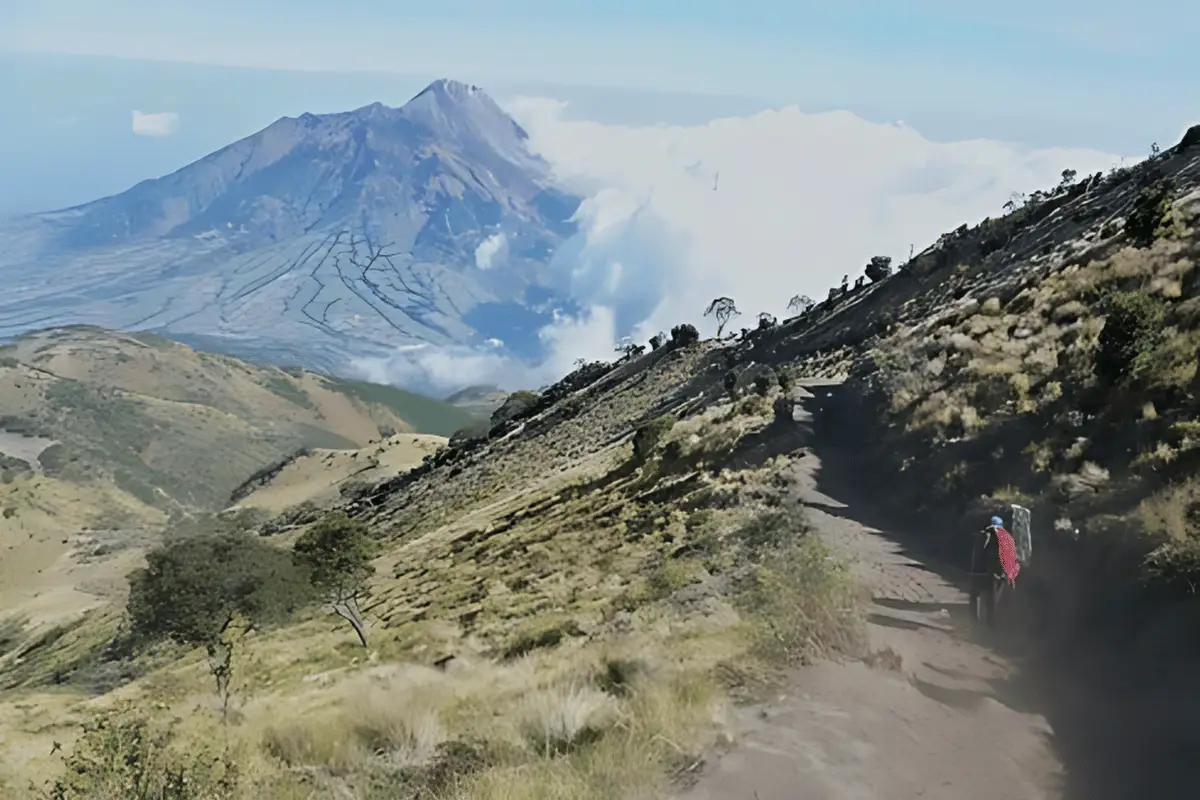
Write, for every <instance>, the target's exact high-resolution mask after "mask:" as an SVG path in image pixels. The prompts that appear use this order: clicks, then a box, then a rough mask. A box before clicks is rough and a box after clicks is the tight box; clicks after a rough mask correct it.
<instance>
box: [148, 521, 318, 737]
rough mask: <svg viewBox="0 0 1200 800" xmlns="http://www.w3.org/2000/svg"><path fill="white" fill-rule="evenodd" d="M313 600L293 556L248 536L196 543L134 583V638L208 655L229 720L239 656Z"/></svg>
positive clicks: (166, 556)
mask: <svg viewBox="0 0 1200 800" xmlns="http://www.w3.org/2000/svg"><path fill="white" fill-rule="evenodd" d="M311 600H312V592H311V590H310V584H309V582H308V580H307V576H305V575H304V574H303V572H302V571H300V570H299V569H297V568H296V566H295V565H294V563H293V561H292V558H291V556H290V555H289V554H288V553H286V552H284V551H283V550H280V549H279V548H276V547H272V546H270V545H268V544H266V543H265V542H263V541H262V540H260V539H259V538H258V537H255V536H252V535H250V534H247V533H232V534H231V533H224V534H219V535H215V536H194V537H188V538H184V539H178V540H175V541H172V542H169V543H168V544H166V545H163V546H162V547H159V548H157V549H155V550H151V551H150V552H149V553H147V554H146V567H145V568H143V569H139V570H136V571H135V572H133V573H132V574H131V575H130V576H129V600H128V602H127V609H128V612H129V618H130V623H131V632H132V633H133V635H134V636H135V637H136V638H137V639H140V640H142V641H158V640H163V639H168V640H171V641H174V642H177V643H179V644H183V645H187V646H190V647H203V648H204V650H205V653H206V655H207V656H208V668H209V671H210V672H211V673H212V676H213V680H214V681H215V682H216V690H217V696H218V697H219V698H220V699H221V711H222V716H223V717H225V718H226V719H228V716H229V699H230V684H231V681H232V678H233V656H234V651H235V649H236V647H237V645H238V643H239V642H240V641H241V639H242V636H243V635H244V634H245V633H247V632H249V631H250V630H253V629H255V628H260V627H264V626H267V625H270V624H274V623H277V622H281V621H283V620H285V619H287V618H288V616H290V615H291V614H292V613H294V612H295V610H296V609H298V608H299V607H301V606H302V605H304V604H306V603H307V602H309V601H311Z"/></svg>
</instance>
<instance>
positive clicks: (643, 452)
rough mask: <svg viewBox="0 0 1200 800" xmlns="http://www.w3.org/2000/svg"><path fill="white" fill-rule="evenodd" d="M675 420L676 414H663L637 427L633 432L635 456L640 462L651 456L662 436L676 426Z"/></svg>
mask: <svg viewBox="0 0 1200 800" xmlns="http://www.w3.org/2000/svg"><path fill="white" fill-rule="evenodd" d="M675 422H676V419H675V415H673V414H663V415H662V416H661V417H658V418H657V419H654V420H651V421H650V422H647V423H646V424H645V425H643V426H642V427H640V428H638V429H637V431H636V432H635V433H634V434H633V457H634V459H635V460H636V461H637V462H638V463H639V464H643V463H645V462H646V460H647V459H649V458H650V456H651V455H652V454H653V453H654V448H656V447H658V443H659V442H661V441H662V438H663V437H664V436H666V435H667V434H668V433H669V432H670V430H671V428H673V427H675Z"/></svg>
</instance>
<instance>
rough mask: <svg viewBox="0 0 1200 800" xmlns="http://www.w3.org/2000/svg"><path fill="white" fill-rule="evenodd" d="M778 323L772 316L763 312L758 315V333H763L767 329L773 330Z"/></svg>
mask: <svg viewBox="0 0 1200 800" xmlns="http://www.w3.org/2000/svg"><path fill="white" fill-rule="evenodd" d="M778 323H779V320H777V319H775V315H774V314H768V313H767V312H766V311H763V312H762V313H761V314H759V315H758V329H759V330H760V331H765V330H768V329H769V328H774V327H775V326H776V325H777V324H778Z"/></svg>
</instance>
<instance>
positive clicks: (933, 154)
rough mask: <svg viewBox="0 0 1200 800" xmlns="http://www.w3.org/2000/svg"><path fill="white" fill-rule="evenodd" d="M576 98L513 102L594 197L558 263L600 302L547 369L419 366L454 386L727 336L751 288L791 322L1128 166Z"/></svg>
mask: <svg viewBox="0 0 1200 800" xmlns="http://www.w3.org/2000/svg"><path fill="white" fill-rule="evenodd" d="M564 108H565V106H564V104H562V103H559V102H557V101H552V100H545V99H540V98H523V99H520V100H518V101H514V103H513V104H512V108H511V110H512V112H513V113H514V115H515V116H516V118H517V120H518V122H520V123H521V125H522V127H524V128H525V130H526V131H528V132H529V135H530V144H531V146H532V148H533V149H534V150H536V151H537V152H539V153H540V154H541V155H542V156H543V157H545V158H546V159H547V160H548V161H549V162H550V163H551V164H552V165H553V166H554V168H555V171H556V173H557V175H558V177H559V179H560V180H561V181H562V182H563V184H564V185H565V187H566V188H568V189H569V190H572V191H574V192H575V193H577V194H580V195H582V196H584V197H585V198H586V200H585V201H584V203H583V205H582V206H581V207H580V209H579V211H578V213H577V215H576V216H577V219H578V221H579V223H580V227H581V232H580V233H579V234H578V235H577V236H575V237H574V238H573V239H571V240H570V241H568V242H567V243H565V245H564V246H563V247H562V248H560V250H559V251H558V252H557V253H556V254H555V256H554V258H553V259H552V262H551V267H550V271H551V280H552V281H553V282H555V283H556V285H557V286H558V287H559V289H560V290H565V291H567V292H569V293H570V294H571V296H572V297H574V298H575V300H576V301H577V302H578V303H579V304H580V305H581V306H582V307H584V308H588V309H589V312H588V313H587V314H586V315H585V317H584V318H583V319H582V320H569V319H563V318H561V317H560V318H558V319H556V321H555V322H554V324H552V325H551V326H549V327H548V328H547V329H546V330H544V331H543V332H542V341H543V342H544V343H545V344H547V345H548V346H549V348H550V355H549V357H548V358H547V360H546V362H545V363H544V364H542V365H539V366H538V367H534V368H525V367H520V366H518V365H517V364H516V363H515V362H513V361H511V360H509V359H507V358H505V357H503V356H502V355H500V354H499V353H497V352H495V351H494V350H493V351H492V352H490V353H488V354H486V355H479V354H477V353H463V352H451V351H440V352H437V351H434V350H432V349H430V350H428V351H422V353H421V354H420V356H419V357H418V358H417V359H415V360H414V359H409V362H410V363H411V364H414V365H415V366H411V367H408V368H406V369H407V370H408V373H409V374H416V375H420V376H423V377H425V378H427V379H429V380H430V381H433V382H438V381H441V382H444V385H445V386H446V387H450V388H454V387H458V386H465V385H468V384H470V383H489V382H491V383H501V384H506V385H508V386H513V385H526V386H528V385H531V384H539V383H543V382H546V381H549V380H553V379H554V378H557V377H558V376H560V375H562V374H563V373H564V372H566V371H567V370H568V369H569V368H570V366H571V364H572V363H573V362H574V361H575V360H576V359H577V358H610V357H611V356H612V346H613V342H614V341H615V339H616V338H617V337H618V336H620V335H624V334H627V333H632V334H633V335H634V336H635V338H638V339H640V340H643V341H644V340H645V339H646V338H648V337H649V336H650V335H652V334H653V333H655V332H657V331H658V330H665V329H669V328H670V327H671V326H672V325H674V324H677V323H679V322H683V321H689V322H692V323H694V324H697V325H698V326H699V327H700V328H701V330H702V331H704V332H706V333H711V332H712V331H713V330H714V329H715V324H713V323H712V322H711V321H710V320H704V319H702V317H701V315H702V313H703V310H704V308H705V306H706V305H707V304H708V302H709V300H711V299H712V298H713V297H716V296H719V295H728V296H731V297H733V298H734V299H735V300H736V302H737V304H738V306H739V308H740V309H741V310H742V311H743V314H744V317H743V318H742V319H745V320H752V319H753V318H754V316H755V315H756V314H757V313H758V312H760V311H766V312H769V313H772V314H775V315H777V316H780V317H783V316H787V309H786V304H787V301H788V299H789V298H790V297H791V296H792V295H794V294H799V293H803V294H808V295H810V296H812V297H814V298H817V299H820V298H822V297H824V296H825V295H826V294H827V293H828V290H829V287H831V286H834V285H836V284H838V283H840V282H841V278H842V276H843V275H849V276H850V279H851V280H852V281H853V280H854V278H855V277H857V276H858V275H860V274H861V273H862V269H863V267H864V265H865V264H866V263H867V261H868V260H869V259H870V258H871V257H872V256H875V255H886V256H891V257H892V258H893V259H894V260H895V261H896V262H897V263H900V262H902V261H904V260H905V258H907V256H908V253H909V248H910V246H914V247H915V249H916V250H917V251H918V252H919V251H920V250H921V249H923V248H924V247H925V246H927V245H928V244H930V243H932V242H933V241H935V240H936V239H937V238H938V236H939V235H940V234H942V233H943V232H946V231H949V230H952V229H954V228H957V227H958V226H959V225H961V224H963V223H964V222H969V223H975V222H978V221H979V220H981V219H982V218H984V217H986V216H994V215H999V214H1001V213H1003V212H1002V210H1001V209H1002V206H1003V205H1004V203H1005V202H1006V201H1007V200H1008V199H1009V196H1010V195H1011V193H1012V192H1013V191H1025V192H1028V191H1032V190H1034V189H1037V188H1046V187H1049V186H1052V185H1054V184H1056V183H1057V182H1058V180H1059V176H1060V173H1061V172H1062V170H1063V169H1065V168H1068V167H1069V168H1072V169H1075V170H1077V171H1078V174H1079V175H1080V176H1081V177H1082V176H1084V175H1087V174H1090V173H1093V172H1097V171H1100V170H1106V169H1108V168H1109V167H1110V166H1113V165H1114V164H1115V163H1116V162H1117V161H1118V160H1119V157H1117V156H1114V155H1111V154H1107V153H1102V152H1098V151H1093V150H1082V149H1031V148H1027V147H1022V146H1019V145H1013V144H1006V143H1002V142H996V141H987V140H972V141H959V142H945V143H941V142H932V141H929V140H927V139H925V138H924V137H922V136H921V134H919V133H918V132H917V131H915V130H913V129H912V128H910V127H908V126H906V125H903V124H876V123H871V122H867V121H865V120H863V119H860V118H858V117H856V116H854V115H852V114H850V113H848V112H832V113H823V114H804V113H802V112H800V111H799V110H798V109H796V108H784V109H780V110H773V111H767V112H762V113H759V114H756V115H754V116H750V117H738V118H727V119H717V120H713V121H711V122H709V123H707V124H703V125H697V126H691V127H680V126H652V127H651V126H647V127H633V126H623V125H604V124H599V123H595V122H589V121H580V120H572V119H567V118H566V117H565V116H564V114H563V111H564ZM718 173H719V179H718ZM484 244H485V245H486V244H487V243H486V242H485V243H484ZM483 249H484V248H483V246H481V248H480V250H481V251H482V250H483ZM444 360H445V361H444ZM449 360H452V361H453V363H454V366H447V363H448V361H449ZM393 361H394V360H393ZM392 368H394V369H398V367H396V366H395V364H394V363H393V365H392ZM413 370H416V373H413ZM399 374H400V373H396V375H397V376H399Z"/></svg>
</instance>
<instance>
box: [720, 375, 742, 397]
mask: <svg viewBox="0 0 1200 800" xmlns="http://www.w3.org/2000/svg"><path fill="white" fill-rule="evenodd" d="M721 384H722V385H723V386H724V387H725V393H726V394H728V395H729V399H730V400H737V398H738V385H737V384H738V376H737V373H736V372H734V371H733V370H729V371H728V372H726V373H725V378H724V379H723V380H722V382H721Z"/></svg>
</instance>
